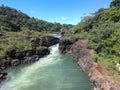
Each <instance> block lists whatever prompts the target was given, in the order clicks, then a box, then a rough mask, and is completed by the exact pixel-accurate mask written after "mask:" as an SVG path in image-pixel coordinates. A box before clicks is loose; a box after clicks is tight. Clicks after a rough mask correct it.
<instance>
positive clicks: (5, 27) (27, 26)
mask: <svg viewBox="0 0 120 90" xmlns="http://www.w3.org/2000/svg"><path fill="white" fill-rule="evenodd" d="M72 26H73V25H71V24H62V25H61V24H60V23H56V22H55V23H50V22H47V21H44V20H39V19H37V18H34V17H29V16H28V15H26V14H24V13H22V12H21V11H20V10H16V9H14V8H11V7H8V6H4V5H2V6H0V31H1V32H2V31H14V32H17V31H22V30H33V31H39V32H43V31H44V32H59V31H60V30H67V29H70V28H71V27H72Z"/></svg>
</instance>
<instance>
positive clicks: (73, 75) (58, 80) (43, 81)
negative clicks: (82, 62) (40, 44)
mask: <svg viewBox="0 0 120 90" xmlns="http://www.w3.org/2000/svg"><path fill="white" fill-rule="evenodd" d="M50 51H51V52H50V54H49V55H47V56H45V57H43V58H40V60H39V61H36V62H35V63H33V64H25V65H19V66H17V67H11V68H9V69H7V70H6V71H7V72H8V76H7V80H5V81H4V82H2V85H1V87H0V90H92V87H93V85H92V84H91V82H90V81H89V79H88V77H87V76H86V75H85V74H84V73H83V71H82V70H81V69H80V67H79V66H78V65H77V63H76V62H75V61H74V60H73V59H72V57H71V56H70V55H66V54H61V53H60V52H59V50H58V44H57V45H53V46H51V47H50Z"/></svg>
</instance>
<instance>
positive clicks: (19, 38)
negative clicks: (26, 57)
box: [0, 30, 45, 56]
mask: <svg viewBox="0 0 120 90" xmlns="http://www.w3.org/2000/svg"><path fill="white" fill-rule="evenodd" d="M43 36H45V33H40V32H37V31H29V30H28V31H27V30H25V31H21V32H4V36H1V37H0V56H3V55H5V53H6V51H8V50H9V49H16V50H19V51H24V50H31V49H32V48H33V44H32V43H31V40H30V39H31V38H39V39H40V38H42V37H43ZM40 46H41V44H40V43H39V45H38V46H37V47H40Z"/></svg>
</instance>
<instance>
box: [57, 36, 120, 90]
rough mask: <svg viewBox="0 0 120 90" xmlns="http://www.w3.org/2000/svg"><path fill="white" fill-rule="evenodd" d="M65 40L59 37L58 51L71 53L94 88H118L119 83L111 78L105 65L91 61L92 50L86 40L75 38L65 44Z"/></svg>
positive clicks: (117, 89)
mask: <svg viewBox="0 0 120 90" xmlns="http://www.w3.org/2000/svg"><path fill="white" fill-rule="evenodd" d="M67 42H68V41H67V40H65V38H64V37H62V38H61V39H60V43H59V50H60V52H66V53H67V52H69V53H70V54H71V55H72V57H73V59H74V60H75V61H76V62H77V63H78V65H79V66H80V67H81V69H82V70H83V71H84V72H85V73H86V74H87V75H88V77H89V79H90V81H91V82H92V83H93V84H94V90H119V86H120V83H119V82H118V81H115V80H114V79H113V76H112V75H111V74H110V73H109V72H108V70H107V69H106V67H105V66H104V65H102V64H101V63H100V62H97V63H96V62H94V61H93V59H92V58H93V56H94V51H93V50H90V49H88V48H87V46H86V45H87V41H86V40H77V41H74V42H73V43H70V44H66V43H67ZM69 42H70V41H69ZM71 42H72V41H71ZM67 47H69V48H67Z"/></svg>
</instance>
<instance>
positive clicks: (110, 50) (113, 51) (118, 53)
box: [68, 0, 120, 73]
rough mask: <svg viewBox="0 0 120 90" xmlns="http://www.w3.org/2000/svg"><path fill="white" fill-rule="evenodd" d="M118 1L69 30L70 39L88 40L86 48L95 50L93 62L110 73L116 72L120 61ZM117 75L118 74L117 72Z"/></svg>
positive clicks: (119, 13) (115, 0)
mask: <svg viewBox="0 0 120 90" xmlns="http://www.w3.org/2000/svg"><path fill="white" fill-rule="evenodd" d="M119 7H120V0H113V1H112V2H111V4H110V8H101V9H99V10H98V11H97V12H95V13H94V14H93V15H91V16H87V17H84V18H83V19H82V20H81V22H80V23H79V24H78V25H76V26H75V27H73V28H71V30H70V32H68V34H69V35H70V36H72V37H76V38H80V39H86V40H88V48H90V49H94V50H95V56H94V60H95V61H96V62H97V61H100V62H102V63H103V64H105V65H106V67H107V68H108V70H110V71H111V72H112V73H115V72H118V70H117V68H116V66H115V65H116V62H118V61H119V60H120V8H119ZM118 73H119V72H118Z"/></svg>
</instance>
